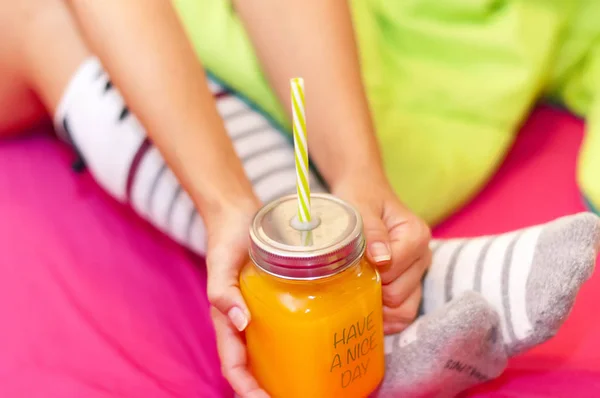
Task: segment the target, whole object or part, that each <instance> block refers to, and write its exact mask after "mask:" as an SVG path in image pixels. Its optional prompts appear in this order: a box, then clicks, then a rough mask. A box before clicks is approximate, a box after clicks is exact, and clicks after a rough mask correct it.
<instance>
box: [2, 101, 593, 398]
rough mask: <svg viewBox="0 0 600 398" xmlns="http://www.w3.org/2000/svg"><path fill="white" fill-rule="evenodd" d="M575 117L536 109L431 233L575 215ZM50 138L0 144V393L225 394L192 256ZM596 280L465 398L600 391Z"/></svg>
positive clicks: (198, 266) (199, 269) (54, 397)
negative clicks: (499, 160) (551, 331)
mask: <svg viewBox="0 0 600 398" xmlns="http://www.w3.org/2000/svg"><path fill="white" fill-rule="evenodd" d="M581 138H582V123H581V122H579V121H578V120H576V119H574V118H572V117H570V116H568V115H566V114H564V113H562V112H559V111H554V110H550V109H549V108H542V109H540V110H538V111H536V112H535V113H534V115H533V117H532V119H531V121H530V122H529V123H528V124H527V125H526V127H525V128H524V131H523V134H522V135H521V137H520V138H519V140H518V142H517V144H516V146H515V149H514V150H513V152H512V153H511V155H510V156H509V157H508V159H507V162H506V164H505V165H504V167H503V168H502V170H501V171H500V172H499V174H498V175H497V176H496V177H495V178H494V180H493V181H492V183H491V184H490V186H489V187H488V188H487V189H486V190H485V191H484V192H483V193H482V194H481V195H480V196H479V197H478V198H477V199H476V200H475V201H474V202H473V203H472V204H471V205H469V206H468V207H467V208H466V209H465V210H464V211H462V212H461V213H460V214H457V215H456V216H455V217H453V218H452V219H451V220H449V221H448V222H446V223H445V224H444V225H442V226H440V227H439V228H437V229H436V231H435V234H436V235H437V236H457V235H476V234H481V233H493V232H502V231H506V230H508V229H511V228H516V227H521V226H526V225H530V224H532V223H537V222H543V221H546V220H549V219H551V218H553V217H557V216H560V215H563V214H567V213H573V212H576V211H580V210H582V209H583V205H582V203H581V200H580V197H579V193H578V191H577V188H576V186H575V182H574V171H575V159H576V153H577V148H578V146H579V144H580V141H581ZM71 160H72V156H71V153H70V152H69V151H68V150H66V149H65V148H64V147H63V146H61V145H60V144H59V143H57V142H56V141H55V140H54V139H53V138H51V137H50V136H49V135H48V134H45V133H43V132H38V133H36V134H34V135H32V136H31V137H28V138H25V139H17V140H12V141H5V142H2V143H0V169H2V173H0V253H1V254H0V319H2V321H1V325H2V326H1V327H0V397H10V398H12V397H27V398H37V397H40V398H41V397H44V398H68V397H85V398H87V397H90V398H95V397H111V398H114V397H135V398H139V397H144V398H153V397H161V398H163V397H202V398H210V397H228V396H231V392H230V390H229V388H228V386H227V383H226V382H225V381H224V380H223V378H222V377H221V376H220V372H219V363H218V358H217V353H216V350H215V344H214V336H213V331H212V329H211V327H210V323H209V314H208V305H207V301H206V297H205V293H204V288H203V287H204V282H205V274H204V271H203V266H202V261H201V260H200V259H197V258H194V257H193V256H191V255H190V254H189V253H187V252H186V251H185V250H183V249H181V248H180V247H178V246H177V245H175V244H174V243H172V242H171V241H169V240H168V239H167V238H165V237H164V236H162V235H160V234H159V233H157V232H155V231H153V230H152V229H151V228H149V227H148V226H147V225H146V224H145V223H144V222H142V221H140V220H138V219H137V218H136V217H135V216H134V215H133V214H132V213H131V212H130V211H129V210H127V209H125V208H124V207H123V206H121V205H119V204H117V203H115V202H114V201H113V200H111V199H110V198H108V197H107V196H106V195H105V194H104V193H103V192H102V191H101V190H100V189H99V188H98V187H97V186H96V185H95V184H94V183H93V181H92V180H91V178H90V177H89V175H87V174H83V175H77V174H74V173H73V172H71V170H70V168H69V165H70V161H71ZM599 279H600V277H599V276H596V277H594V278H593V279H592V281H591V282H590V283H588V284H587V285H586V287H585V288H584V290H583V291H582V293H581V296H580V299H579V301H578V302H577V304H576V307H575V310H574V312H573V314H572V316H571V318H570V319H569V321H568V322H567V324H566V325H565V327H564V328H563V329H562V330H561V332H560V334H559V335H558V337H557V338H555V339H554V340H553V341H551V342H550V343H548V344H546V345H544V346H542V347H539V348H538V349H536V350H534V351H532V352H531V353H528V354H527V355H524V356H522V357H519V358H515V359H513V360H512V361H511V364H510V368H509V370H507V372H506V373H505V375H504V376H502V377H501V378H500V379H499V380H497V381H495V382H492V383H489V384H488V385H486V386H483V387H482V388H480V389H478V390H477V391H474V392H472V393H470V394H468V396H472V397H532V398H533V397H567V396H568V397H596V396H600V341H599V340H598V338H597V336H598V333H599V332H600V322H599V321H598V319H597V318H598V317H597V316H594V315H593V314H594V313H595V312H596V311H595V310H596V308H595V307H596V305H595V304H596V302H597V301H598V300H599V299H600V281H599Z"/></svg>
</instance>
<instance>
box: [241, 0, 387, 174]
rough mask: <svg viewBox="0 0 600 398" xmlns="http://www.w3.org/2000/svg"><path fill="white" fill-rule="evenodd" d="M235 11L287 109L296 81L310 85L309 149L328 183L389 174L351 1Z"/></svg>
mask: <svg viewBox="0 0 600 398" xmlns="http://www.w3.org/2000/svg"><path fill="white" fill-rule="evenodd" d="M236 10H237V12H238V13H239V14H240V16H241V17H242V19H243V20H244V22H245V25H246V28H247V30H248V32H249V34H250V36H251V38H252V41H253V43H254V45H255V47H256V49H257V52H258V55H259V57H260V59H261V61H262V64H263V67H264V69H265V71H266V74H267V76H268V78H269V80H270V82H271V84H272V86H273V87H274V89H275V91H276V93H277V95H278V96H279V98H280V99H281V101H282V102H283V103H284V104H286V105H287V106H286V108H287V109H290V88H289V79H290V78H292V77H303V78H304V80H305V85H306V108H307V109H306V113H307V116H306V117H307V130H308V136H309V149H310V153H311V156H312V158H313V159H314V161H315V162H316V164H317V166H318V167H319V169H320V172H321V173H322V174H323V176H324V177H325V179H326V180H327V182H328V183H329V184H330V185H335V184H336V182H338V181H340V180H343V179H346V178H350V177H349V176H350V175H354V176H356V175H357V174H363V173H364V174H370V175H374V174H382V173H383V172H382V166H381V158H380V154H379V149H378V144H377V140H376V137H375V134H374V130H373V125H372V121H371V118H370V114H369V109H368V104H367V100H366V96H365V92H364V88H363V85H362V80H361V74H360V67H359V62H358V55H357V48H356V42H355V38H354V32H353V27H352V21H351V15H350V10H349V7H348V2H347V0H325V1H324V0H289V1H280V0H238V1H237V2H236Z"/></svg>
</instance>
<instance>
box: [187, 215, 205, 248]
mask: <svg viewBox="0 0 600 398" xmlns="http://www.w3.org/2000/svg"><path fill="white" fill-rule="evenodd" d="M188 244H189V246H190V248H191V249H192V250H193V251H195V252H196V253H199V254H203V253H206V230H205V229H204V224H203V223H202V219H201V218H200V216H199V215H197V216H196V217H195V218H194V223H193V224H192V230H191V232H190V241H189V242H188Z"/></svg>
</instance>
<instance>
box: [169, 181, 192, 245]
mask: <svg viewBox="0 0 600 398" xmlns="http://www.w3.org/2000/svg"><path fill="white" fill-rule="evenodd" d="M174 206H175V207H174V208H173V213H171V222H170V226H171V228H170V230H171V234H172V235H173V237H174V238H175V240H177V242H179V243H184V244H185V243H187V242H186V241H185V238H186V234H187V226H188V221H189V218H190V214H191V212H192V208H193V207H194V202H192V199H191V198H190V196H189V195H188V194H187V193H186V192H185V191H181V193H180V194H179V196H178V197H177V199H176V203H175V205H174Z"/></svg>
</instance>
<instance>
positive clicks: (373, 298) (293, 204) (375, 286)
mask: <svg viewBox="0 0 600 398" xmlns="http://www.w3.org/2000/svg"><path fill="white" fill-rule="evenodd" d="M311 201H312V204H311V207H312V214H313V218H314V219H315V220H316V221H317V222H316V223H315V225H313V229H312V230H311V231H301V230H299V229H296V228H294V225H295V224H294V216H295V215H296V213H297V205H298V202H297V199H296V197H295V196H290V197H285V198H282V199H280V200H278V201H275V202H273V203H270V204H268V205H266V206H265V207H264V208H263V209H261V210H260V211H259V212H258V214H257V215H256V217H255V219H254V221H253V224H252V226H251V229H250V237H251V249H250V257H251V260H252V261H251V262H250V263H249V264H248V265H247V266H246V267H244V269H243V270H242V273H241V276H240V285H241V289H242V293H243V295H244V298H245V300H246V302H247V304H248V307H249V309H250V313H251V315H252V320H251V322H250V324H249V325H248V328H247V329H246V342H247V347H248V355H249V365H250V369H251V370H252V372H253V374H254V376H255V377H256V378H257V380H258V382H259V384H260V385H261V387H262V388H264V389H265V390H266V391H267V392H268V393H269V394H270V395H271V396H272V397H273V398H296V397H298V398H337V397H344V398H354V397H356V398H364V397H367V396H368V395H369V394H370V393H371V392H372V391H373V390H375V389H376V388H377V386H378V385H379V383H380V382H381V380H382V378H383V373H384V367H385V365H384V342H383V314H382V298H381V279H380V277H379V274H378V273H377V270H376V269H375V268H374V267H373V266H372V265H371V264H370V263H368V262H367V261H366V259H365V257H364V252H365V239H364V235H363V230H362V220H361V218H360V215H359V214H358V212H357V211H356V210H355V209H353V208H352V207H350V206H349V205H348V204H346V203H345V202H343V201H341V200H339V199H337V198H335V197H333V196H330V195H324V194H316V195H312V197H311Z"/></svg>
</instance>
